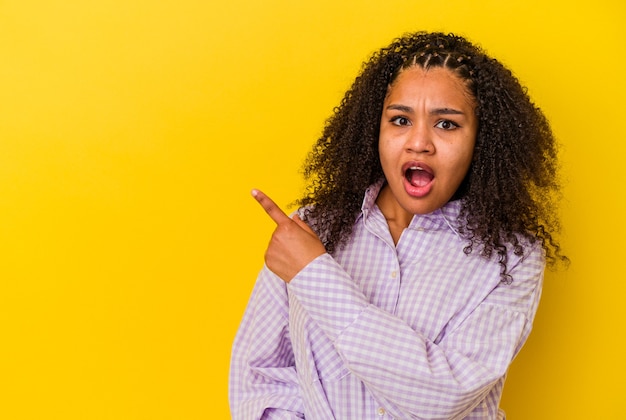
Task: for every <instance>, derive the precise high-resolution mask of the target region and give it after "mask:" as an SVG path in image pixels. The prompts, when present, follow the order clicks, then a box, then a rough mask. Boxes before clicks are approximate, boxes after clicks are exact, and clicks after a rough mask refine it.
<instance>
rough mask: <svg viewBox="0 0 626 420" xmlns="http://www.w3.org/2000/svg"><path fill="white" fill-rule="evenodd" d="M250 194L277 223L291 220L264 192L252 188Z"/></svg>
mask: <svg viewBox="0 0 626 420" xmlns="http://www.w3.org/2000/svg"><path fill="white" fill-rule="evenodd" d="M252 196H253V197H254V198H255V199H256V201H258V202H259V204H260V205H261V207H263V210H265V212H266V213H267V214H268V215H269V217H271V218H272V220H273V221H274V222H276V224H277V225H280V224H281V223H286V222H292V220H291V219H290V218H289V216H287V215H286V214H285V212H284V211H282V210H281V209H280V207H278V205H277V204H276V203H274V201H273V200H272V199H271V198H269V197H268V196H267V195H265V193H263V192H262V191H259V190H252Z"/></svg>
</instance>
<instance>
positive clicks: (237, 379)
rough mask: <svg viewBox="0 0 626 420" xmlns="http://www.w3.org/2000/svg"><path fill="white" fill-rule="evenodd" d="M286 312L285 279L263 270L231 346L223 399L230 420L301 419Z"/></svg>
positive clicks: (299, 398) (300, 402) (265, 269)
mask: <svg viewBox="0 0 626 420" xmlns="http://www.w3.org/2000/svg"><path fill="white" fill-rule="evenodd" d="M288 311H289V308H288V298H287V291H286V285H285V283H284V282H283V281H282V280H280V279H279V278H278V277H276V276H275V275H274V274H273V273H271V272H270V271H269V270H268V269H267V268H263V270H262V271H261V273H260V274H259V277H258V279H257V282H256V284H255V287H254V290H253V292H252V295H251V297H250V301H249V302H248V306H247V308H246V311H245V313H244V317H243V320H242V322H241V325H240V327H239V330H238V332H237V335H236V337H235V341H234V343H233V348H232V355H231V364H230V379H229V403H230V409H231V415H232V418H233V419H234V420H259V419H262V420H270V419H271V420H274V419H277V420H278V419H281V420H283V419H284V420H286V419H302V418H304V415H303V414H302V411H303V409H302V400H301V396H300V393H299V389H298V385H297V377H296V370H295V365H294V356H293V350H292V347H291V341H290V337H289V323H288Z"/></svg>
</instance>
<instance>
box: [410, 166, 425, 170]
mask: <svg viewBox="0 0 626 420" xmlns="http://www.w3.org/2000/svg"><path fill="white" fill-rule="evenodd" d="M409 169H410V170H412V171H423V170H424V168H422V167H421V166H411V167H410V168H409Z"/></svg>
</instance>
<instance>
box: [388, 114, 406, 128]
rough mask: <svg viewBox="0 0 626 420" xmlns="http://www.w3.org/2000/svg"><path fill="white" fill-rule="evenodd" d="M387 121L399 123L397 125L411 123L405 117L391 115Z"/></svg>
mask: <svg viewBox="0 0 626 420" xmlns="http://www.w3.org/2000/svg"><path fill="white" fill-rule="evenodd" d="M389 122H391V123H392V124H393V125H399V126H402V125H411V123H410V121H409V119H408V118H406V117H402V116H397V117H393V118H392V119H390V120H389Z"/></svg>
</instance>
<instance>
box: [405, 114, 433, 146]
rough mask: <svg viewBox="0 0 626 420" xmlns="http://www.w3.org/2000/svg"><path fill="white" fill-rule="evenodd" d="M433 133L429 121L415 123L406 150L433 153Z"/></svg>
mask: <svg viewBox="0 0 626 420" xmlns="http://www.w3.org/2000/svg"><path fill="white" fill-rule="evenodd" d="M432 135H433V133H432V132H431V130H430V127H429V126H428V124H427V123H424V122H421V123H418V124H415V125H414V126H413V129H412V130H411V131H410V133H409V135H408V137H407V139H406V144H405V147H406V150H407V151H408V152H412V153H428V154H430V153H433V152H434V151H435V145H434V144H433V141H432Z"/></svg>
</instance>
